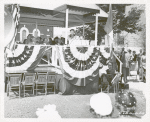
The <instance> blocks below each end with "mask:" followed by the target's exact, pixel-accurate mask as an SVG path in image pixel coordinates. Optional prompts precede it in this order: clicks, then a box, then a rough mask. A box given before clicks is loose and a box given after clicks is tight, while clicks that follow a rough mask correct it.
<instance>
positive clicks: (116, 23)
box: [76, 4, 143, 45]
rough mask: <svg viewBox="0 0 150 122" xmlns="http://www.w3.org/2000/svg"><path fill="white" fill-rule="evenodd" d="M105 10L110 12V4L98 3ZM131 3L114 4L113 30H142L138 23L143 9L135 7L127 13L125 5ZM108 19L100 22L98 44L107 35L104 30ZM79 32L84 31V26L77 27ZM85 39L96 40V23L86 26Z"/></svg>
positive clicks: (117, 31)
mask: <svg viewBox="0 0 150 122" xmlns="http://www.w3.org/2000/svg"><path fill="white" fill-rule="evenodd" d="M97 5H98V6H99V7H100V8H101V9H102V10H104V11H105V12H109V4H97ZM128 5H131V4H113V5H112V11H113V32H114V34H115V33H120V32H121V31H126V32H128V33H136V32H137V31H142V27H141V26H139V25H138V22H139V18H140V15H141V13H142V12H143V10H140V9H138V8H137V7H134V8H132V9H131V11H130V12H129V13H128V15H125V7H126V6H128ZM105 24H106V21H105V22H99V25H98V45H99V44H101V39H102V38H103V37H104V36H105V35H106V32H105V31H104V27H105ZM76 32H77V33H81V34H82V32H83V27H78V28H77V31H76ZM84 32H85V39H88V40H94V39H95V24H89V25H86V27H85V31H84Z"/></svg>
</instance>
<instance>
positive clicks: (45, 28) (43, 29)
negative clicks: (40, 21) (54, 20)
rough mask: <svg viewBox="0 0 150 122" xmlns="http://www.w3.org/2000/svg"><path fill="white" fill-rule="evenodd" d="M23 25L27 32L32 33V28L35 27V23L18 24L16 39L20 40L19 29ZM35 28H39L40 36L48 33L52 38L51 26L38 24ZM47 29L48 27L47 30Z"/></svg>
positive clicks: (44, 36)
mask: <svg viewBox="0 0 150 122" xmlns="http://www.w3.org/2000/svg"><path fill="white" fill-rule="evenodd" d="M24 26H25V27H26V28H27V29H28V30H29V34H32V32H33V30H34V29H35V28H36V25H34V24H20V25H19V27H18V32H17V36H16V40H17V41H20V29H21V28H22V27H24ZM37 28H38V29H39V30H40V33H41V37H42V38H47V35H50V37H51V38H53V27H48V26H38V27H37ZM47 29H49V32H48V31H47Z"/></svg>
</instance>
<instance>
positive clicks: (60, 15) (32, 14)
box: [20, 6, 106, 27]
mask: <svg viewBox="0 0 150 122" xmlns="http://www.w3.org/2000/svg"><path fill="white" fill-rule="evenodd" d="M70 7H71V6H70ZM74 9H77V8H76V7H74ZM80 10H83V8H81V9H80ZM95 10H96V11H95ZM83 11H88V12H90V11H92V12H98V11H97V9H89V8H85V10H83ZM79 13H80V14H79ZM83 13H84V14H83ZM87 14H88V13H87V12H79V11H77V12H76V13H74V14H73V13H72V14H70V13H69V20H68V26H69V27H74V26H80V25H83V23H84V24H87V23H94V22H95V17H94V16H91V15H90V16H89V15H87ZM65 16H66V15H65V12H63V11H61V12H60V11H56V10H47V9H39V8H30V7H24V6H20V23H21V24H36V21H37V23H38V25H39V26H40V25H41V26H44V25H45V26H53V27H65ZM99 21H106V17H99Z"/></svg>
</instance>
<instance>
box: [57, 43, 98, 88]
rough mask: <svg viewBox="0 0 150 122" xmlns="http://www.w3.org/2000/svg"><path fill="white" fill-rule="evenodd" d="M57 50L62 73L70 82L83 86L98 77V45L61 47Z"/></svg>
mask: <svg viewBox="0 0 150 122" xmlns="http://www.w3.org/2000/svg"><path fill="white" fill-rule="evenodd" d="M59 52H60V59H61V63H62V69H63V70H64V73H63V74H64V76H65V78H66V79H67V80H70V82H71V83H72V84H74V85H77V86H85V85H86V84H88V83H89V82H91V81H94V80H96V79H97V78H98V74H99V54H100V53H99V48H98V47H84V46H83V47H76V46H69V47H61V49H60V51H59ZM97 80H98V79H97Z"/></svg>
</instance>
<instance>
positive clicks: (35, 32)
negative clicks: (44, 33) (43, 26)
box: [33, 28, 41, 37]
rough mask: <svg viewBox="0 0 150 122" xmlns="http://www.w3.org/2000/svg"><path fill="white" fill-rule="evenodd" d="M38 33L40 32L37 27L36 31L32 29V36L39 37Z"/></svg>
mask: <svg viewBox="0 0 150 122" xmlns="http://www.w3.org/2000/svg"><path fill="white" fill-rule="evenodd" d="M40 35H41V33H40V30H39V29H37V31H36V28H35V29H34V30H33V36H34V37H37V36H38V37H40Z"/></svg>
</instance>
